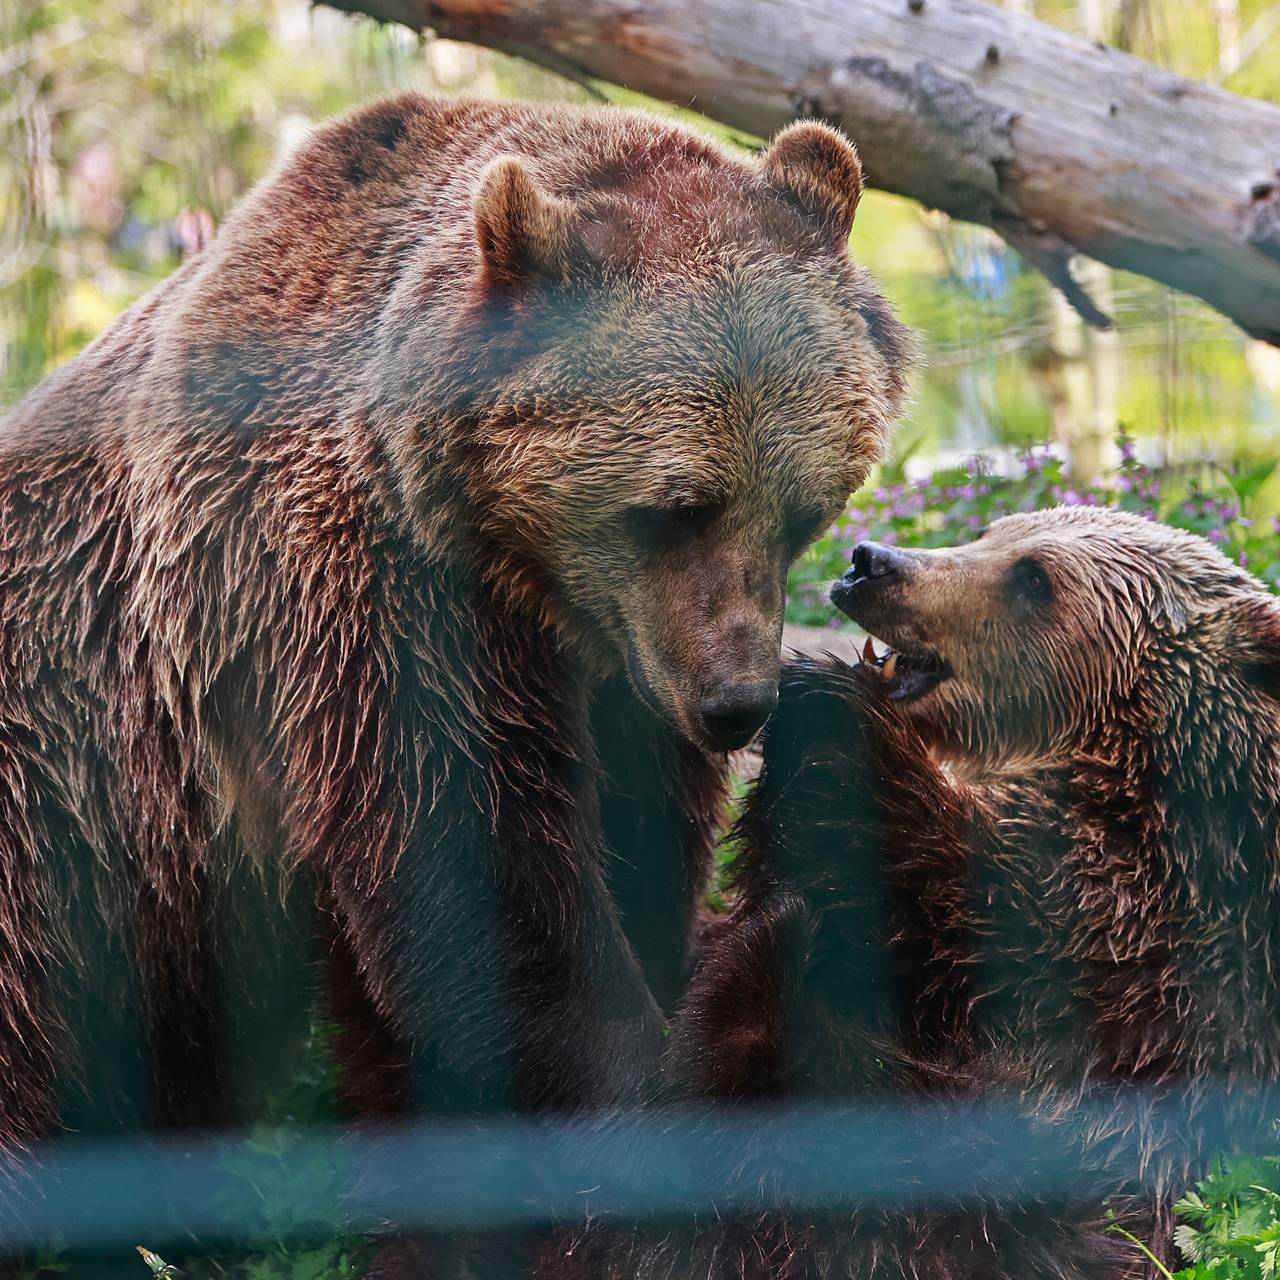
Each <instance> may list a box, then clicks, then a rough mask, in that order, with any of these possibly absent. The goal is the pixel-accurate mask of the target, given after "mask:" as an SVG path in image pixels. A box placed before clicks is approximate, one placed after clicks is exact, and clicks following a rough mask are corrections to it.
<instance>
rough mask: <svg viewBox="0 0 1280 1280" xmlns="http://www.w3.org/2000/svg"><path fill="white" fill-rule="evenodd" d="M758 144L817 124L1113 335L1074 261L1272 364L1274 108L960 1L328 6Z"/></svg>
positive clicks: (1278, 134)
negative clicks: (666, 104)
mask: <svg viewBox="0 0 1280 1280" xmlns="http://www.w3.org/2000/svg"><path fill="white" fill-rule="evenodd" d="M328 3H331V4H333V5H334V6H335V7H337V8H342V9H347V10H349V11H353V12H362V13H367V14H370V15H372V16H373V17H376V18H379V19H381V20H384V21H391V22H401V23H404V24H405V25H407V26H409V27H412V28H413V29H415V30H418V31H422V30H428V29H430V30H434V31H435V32H436V33H438V34H439V35H442V36H446V37H449V38H451V39H456V40H466V41H471V42H473V43H476V44H483V45H488V46H491V47H493V48H497V49H501V50H504V51H506V52H509V53H515V54H519V55H522V56H524V57H526V58H529V59H531V60H533V61H535V62H540V63H542V64H544V65H546V66H549V67H552V68H554V69H556V70H560V71H569V72H570V73H572V74H576V75H579V76H592V77H597V78H599V79H602V80H608V81H612V82H613V83H615V84H622V85H627V86H629V87H631V88H633V89H638V90H641V91H643V92H644V93H647V94H649V95H651V96H653V97H658V98H663V99H666V100H667V101H670V102H675V103H679V104H681V105H684V106H690V107H693V108H694V109H696V110H698V111H701V112H703V113H705V114H706V115H708V116H711V117H712V118H714V119H716V120H720V121H723V122H724V123H726V124H729V125H731V126H733V127H735V128H738V129H742V130H745V131H747V132H750V133H753V134H757V135H760V136H767V135H768V134H770V133H772V132H773V131H774V130H775V129H777V128H778V127H779V126H780V125H782V124H785V123H786V122H787V121H789V120H792V119H795V118H796V117H797V116H822V117H824V118H826V119H829V120H832V121H834V122H835V123H837V124H839V125H841V126H842V127H843V128H845V129H846V130H847V131H848V132H849V134H850V135H851V136H852V137H853V138H854V139H855V140H856V142H857V143H858V147H859V150H860V151H861V153H862V159H863V164H864V166H865V169H866V173H867V177H868V180H869V181H870V182H871V183H872V184H873V185H874V186H877V187H880V188H882V189H884V190H886V191H894V192H897V193H899V194H901V195H905V196H909V197H911V198H913V199H915V200H919V201H920V202H921V203H923V204H926V205H929V206H932V207H934V208H938V209H943V210H945V211H946V212H947V213H949V214H951V215H953V216H955V217H957V218H963V219H966V220H968V221H971V222H978V223H982V224H984V225H986V226H989V227H994V228H995V229H996V230H997V231H999V232H1000V233H1001V234H1002V235H1004V236H1005V238H1006V239H1007V240H1008V241H1009V242H1010V243H1011V244H1013V245H1014V246H1016V247H1017V248H1018V249H1019V250H1020V251H1021V252H1022V253H1023V254H1025V255H1026V256H1027V257H1028V258H1029V259H1030V260H1031V261H1032V262H1033V263H1034V264H1035V265H1036V266H1037V267H1039V268H1040V269H1041V270H1043V271H1045V272H1046V274H1048V275H1049V277H1050V278H1051V279H1053V280H1054V282H1055V283H1056V284H1058V285H1059V286H1060V287H1062V288H1063V289H1064V290H1065V291H1066V292H1067V294H1068V297H1069V298H1070V299H1071V300H1072V302H1073V303H1074V304H1075V305H1076V306H1077V307H1079V308H1080V309H1081V311H1082V312H1083V313H1084V314H1085V315H1086V318H1088V319H1090V320H1091V321H1092V322H1093V323H1095V324H1096V323H1105V320H1106V317H1104V316H1102V315H1101V314H1100V313H1099V312H1098V311H1097V309H1096V308H1095V307H1094V306H1093V304H1092V303H1091V302H1090V301H1089V300H1088V299H1087V298H1086V297H1085V296H1084V293H1083V290H1081V289H1080V287H1079V286H1078V285H1077V284H1076V283H1075V282H1074V280H1073V279H1072V277H1071V275H1070V271H1069V262H1070V258H1071V256H1072V254H1073V253H1076V252H1079V253H1085V254H1089V255H1091V256H1092V257H1095V258H1098V259H1100V260H1101V261H1103V262H1106V263H1109V264H1110V265H1112V266H1115V267H1122V268H1124V269H1126V270H1130V271H1136V272H1139V273H1140V274H1142V275H1146V276H1150V277H1152V278H1153V279H1156V280H1160V281H1163V282H1164V283H1166V284H1169V285H1172V286H1173V287H1175V288H1177V289H1182V290H1185V291H1186V292H1188V293H1193V294H1197V295H1199V296H1200V297H1201V298H1204V299H1205V300H1206V301H1207V302H1209V303H1210V304H1211V305H1212V306H1214V307H1216V308H1217V309H1218V310H1219V311H1221V312H1223V313H1224V314H1226V315H1228V316H1230V317H1231V318H1232V319H1233V320H1235V321H1236V322H1237V323H1238V324H1240V325H1241V327H1242V328H1244V329H1245V330H1246V331H1247V332H1249V333H1250V334H1253V335H1254V336H1256V337H1259V338H1264V339H1266V340H1267V341H1269V342H1273V343H1277V344H1280V107H1276V106H1272V105H1270V104H1268V103H1263V102H1256V101H1253V100H1251V99H1247V98H1241V97H1238V96H1236V95H1233V94H1230V93H1226V92H1225V91H1223V90H1221V89H1218V88H1215V87H1213V86H1211V85H1205V84H1201V83H1199V82H1197V81H1194V80H1188V79H1186V78H1185V77H1182V76H1177V75H1174V74H1172V73H1170V72H1168V71H1163V70H1161V69H1159V68H1157V67H1154V66H1151V65H1150V64H1149V63H1145V62H1143V61H1141V60H1140V59H1138V58H1134V57H1131V56H1129V55H1128V54H1124V53H1120V52H1118V51H1116V50H1114V49H1109V48H1107V47H1106V46H1103V45H1100V44H1097V43H1094V42H1092V41H1089V40H1085V39H1083V38H1081V37H1079V36H1075V35H1072V34H1070V33H1068V32H1064V31H1059V30H1057V29H1056V28H1053V27H1050V26H1048V25H1046V24H1044V23H1041V22H1037V21H1035V20H1034V19H1031V18H1027V17H1023V16H1021V15H1018V14H1015V13H1011V12H1008V11H1005V10H1002V9H996V8H992V7H991V6H989V5H985V4H980V3H975V2H974V0H328Z"/></svg>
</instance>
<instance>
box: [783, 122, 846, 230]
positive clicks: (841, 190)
mask: <svg viewBox="0 0 1280 1280" xmlns="http://www.w3.org/2000/svg"><path fill="white" fill-rule="evenodd" d="M762 165H763V169H764V179H765V181H766V182H767V183H768V184H769V185H770V186H771V187H773V188H774V190H775V191H778V192H779V193H780V194H782V195H783V196H785V197H786V198H787V199H788V200H790V201H791V202H792V203H793V204H795V205H796V206H798V207H799V209H800V210H801V212H803V213H804V214H805V215H806V216H807V217H809V218H813V219H816V220H817V221H819V222H821V223H822V224H823V225H824V226H825V227H826V228H827V229H828V230H829V231H830V233H831V236H832V238H833V239H834V240H835V241H836V243H837V244H839V245H843V244H844V242H845V241H846V240H848V238H849V232H850V231H851V230H852V228H853V215H854V212H855V211H856V210H857V208H858V200H859V198H860V197H861V195H862V162H861V161H860V160H859V159H858V153H857V152H856V151H855V150H854V149H853V144H852V143H850V142H849V141H848V139H847V138H845V136H844V135H843V134H842V133H840V132H839V130H837V129H833V128H831V126H830V125H825V124H818V123H817V122H816V121H813V120H802V121H799V122H797V123H796V124H792V125H788V126H787V127H786V128H785V129H783V130H782V132H781V133H779V134H778V135H777V136H776V137H775V138H774V140H773V141H772V142H771V143H770V144H769V149H768V150H767V151H766V152H765V153H764V159H763V161H762Z"/></svg>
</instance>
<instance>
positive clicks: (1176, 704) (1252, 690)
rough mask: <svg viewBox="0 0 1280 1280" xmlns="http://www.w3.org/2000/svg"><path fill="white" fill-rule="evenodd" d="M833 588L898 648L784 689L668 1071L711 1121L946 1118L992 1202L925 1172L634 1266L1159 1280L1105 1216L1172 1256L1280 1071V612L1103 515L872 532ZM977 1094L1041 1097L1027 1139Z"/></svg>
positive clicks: (794, 1153) (977, 1279) (635, 1270)
mask: <svg viewBox="0 0 1280 1280" xmlns="http://www.w3.org/2000/svg"><path fill="white" fill-rule="evenodd" d="M832 599H833V601H834V602H835V603H836V604H837V605H838V606H839V607H840V608H841V609H843V610H844V611H845V612H847V613H848V614H849V615H850V616H852V617H853V618H854V619H856V620H857V621H858V622H859V623H860V624H861V625H862V626H863V627H864V628H865V629H866V630H867V631H868V632H870V633H874V634H875V635H876V636H878V637H881V638H882V640H883V641H884V642H886V643H887V644H888V645H890V646H891V650H890V652H888V653H887V654H884V655H882V656H881V657H879V658H878V659H877V660H876V661H874V662H864V663H863V664H861V665H859V666H858V667H854V668H850V667H846V666H844V665H842V664H839V663H836V662H831V663H829V664H826V665H824V664H820V663H815V662H803V663H799V664H796V665H794V666H791V667H790V668H789V669H787V670H786V671H785V672H784V678H783V683H782V695H781V703H780V706H779V709H778V712H777V713H776V715H775V716H774V717H773V719H772V721H771V722H770V725H769V727H768V729H767V731H766V742H765V747H764V766H763V773H762V776H761V778H760V781H759V783H758V785H757V787H756V788H755V790H754V793H753V794H752V796H751V798H750V801H749V804H748V806H747V810H746V813H745V816H744V819H743V822H742V826H741V829H740V842H741V849H742V853H741V860H740V863H739V868H738V877H739V884H740V890H741V897H740V901H739V902H738V904H737V906H736V910H735V914H734V916H733V918H732V920H731V921H730V922H729V924H728V926H727V927H726V928H725V931H724V932H723V934H722V935H721V937H720V939H719V941H718V942H717V943H716V944H715V945H714V946H713V947H712V948H711V950H710V953H709V955H708V958H707V960H706V962H705V964H704V966H703V967H702V969H701V971H700V973H699V975H698V977H697V978H696V979H695V982H694V985H693V987H692V988H691V991H690V994H689V997H688V1000H687V1003H686V1006H685V1007H684V1009H683V1010H682V1011H681V1013H680V1015H679V1016H678V1019H677V1022H676V1024H675V1036H674V1042H673V1048H672V1058H671V1063H670V1072H671V1075H672V1077H673V1079H674V1080H675V1081H676V1082H678V1084H679V1086H680V1087H681V1088H682V1089H683V1091H684V1092H685V1094H686V1096H690V1097H694V1098H698V1099H707V1100H718V1101H722V1102H727V1101H732V1102H734V1103H739V1104H742V1103H754V1104H763V1103H768V1102H776V1101H783V1100H785V1101H790V1102H813V1101H816V1102H820V1103H822V1104H825V1105H829V1106H832V1107H833V1108H835V1109H836V1113H837V1115H838V1114H839V1108H840V1107H842V1106H845V1105H848V1106H859V1105H860V1106H861V1107H863V1108H871V1109H872V1111H871V1112H867V1113H866V1114H874V1113H875V1111H874V1109H875V1108H877V1107H883V1106H886V1105H887V1106H890V1107H891V1106H893V1105H899V1106H901V1105H906V1106H908V1107H909V1108H914V1109H915V1113H916V1114H917V1116H918V1117H919V1119H920V1121H921V1123H924V1124H929V1125H933V1126H936V1127H935V1128H934V1129H933V1130H932V1132H933V1133H934V1134H936V1138H935V1142H936V1151H935V1152H933V1153H932V1154H933V1155H934V1156H935V1157H936V1164H934V1165H933V1168H934V1169H935V1171H938V1176H941V1177H943V1178H944V1179H945V1178H946V1177H947V1176H949V1175H948V1173H947V1171H948V1170H950V1171H951V1173H954V1172H955V1170H956V1169H963V1170H965V1172H966V1177H967V1179H968V1182H967V1193H968V1195H969V1199H968V1200H967V1201H965V1202H961V1203H959V1204H955V1203H953V1204H951V1205H947V1204H946V1203H941V1204H932V1205H931V1204H930V1203H929V1195H928V1194H927V1192H928V1189H929V1186H930V1184H929V1182H928V1180H927V1177H925V1179H924V1181H922V1182H921V1184H920V1194H919V1195H918V1196H916V1197H915V1201H916V1203H910V1202H909V1201H910V1199H911V1198H910V1197H908V1198H907V1200H906V1201H904V1202H903V1203H901V1204H898V1205H896V1206H895V1205H893V1204H889V1205H887V1206H879V1207H868V1208H867V1209H865V1210H857V1211H851V1210H848V1209H847V1208H846V1209H844V1210H842V1211H839V1212H832V1211H830V1210H828V1211H826V1212H824V1211H823V1210H822V1209H821V1206H820V1205H819V1206H817V1207H815V1206H814V1205H802V1206H799V1207H796V1208H794V1209H793V1210H792V1211H790V1212H787V1211H784V1210H783V1209H782V1208H781V1207H780V1206H778V1207H776V1208H775V1209H774V1210H773V1211H770V1212H764V1213H762V1214H761V1215H760V1216H758V1217H751V1216H748V1217H745V1218H744V1217H737V1218H730V1219H729V1220H728V1221H727V1222H724V1223H722V1222H717V1223H715V1224H714V1225H708V1224H703V1226H702V1227H701V1229H699V1230H696V1231H685V1232H682V1233H677V1234H675V1235H670V1234H667V1235H663V1236H662V1237H661V1239H660V1240H657V1239H654V1238H650V1237H647V1236H645V1235H643V1234H642V1235H641V1236H640V1237H637V1238H635V1239H632V1240H630V1241H628V1242H627V1243H626V1245H625V1246H622V1247H618V1248H616V1249H615V1251H614V1254H613V1256H612V1267H613V1270H614V1272H615V1273H616V1274H619V1275H641V1276H646V1277H648V1276H652V1277H657V1276H663V1277H666V1276H670V1275H677V1274H681V1275H683V1274H696V1275H699V1276H704V1275H709V1276H733V1277H735V1280H741V1278H742V1277H761V1278H763V1277H766V1276H768V1277H771V1278H776V1280H793V1278H794V1280H798V1278H800V1277H804V1278H806V1280H809V1278H810V1277H814V1278H816V1277H822V1278H824V1280H825V1278H828V1277H830V1278H832V1280H835V1278H836V1277H850V1278H852V1277H858V1278H859V1280H863V1278H871V1277H874V1278H875V1280H903V1278H906V1277H910V1278H912V1280H960V1278H964V1280H1050V1278H1052V1280H1068V1278H1070V1280H1084V1278H1085V1277H1089V1278H1091V1280H1104V1278H1105V1280H1117V1278H1118V1277H1124V1276H1137V1275H1148V1274H1150V1275H1154V1274H1155V1272H1154V1269H1152V1268H1151V1267H1150V1264H1149V1262H1148V1260H1147V1259H1146V1258H1145V1256H1144V1255H1143V1254H1142V1253H1141V1252H1140V1251H1139V1250H1138V1249H1137V1248H1136V1247H1135V1246H1134V1245H1133V1244H1132V1243H1130V1242H1129V1241H1128V1240H1126V1239H1125V1238H1123V1237H1122V1236H1120V1235H1119V1234H1117V1233H1116V1232H1114V1231H1112V1230H1110V1227H1111V1225H1112V1223H1111V1221H1110V1220H1109V1219H1108V1216H1107V1214H1108V1212H1109V1213H1110V1214H1113V1215H1115V1219H1116V1220H1117V1221H1118V1222H1119V1224H1120V1225H1122V1226H1123V1227H1125V1228H1126V1229H1127V1230H1129V1231H1130V1232H1131V1233H1133V1234H1134V1235H1136V1236H1138V1237H1139V1238H1140V1239H1142V1240H1144V1241H1147V1242H1149V1243H1150V1244H1151V1245H1152V1246H1153V1247H1154V1249H1155V1251H1156V1253H1157V1254H1158V1255H1160V1256H1161V1257H1163V1258H1164V1260H1165V1261H1166V1262H1168V1263H1169V1264H1170V1265H1171V1266H1172V1265H1175V1263H1174V1259H1173V1256H1172V1248H1171V1231H1170V1225H1171V1224H1170V1208H1171V1203H1172V1199H1173V1197H1174V1195H1175V1194H1176V1193H1178V1192H1179V1191H1180V1190H1181V1189H1183V1188H1184V1187H1185V1186H1186V1184H1187V1180H1188V1177H1189V1176H1190V1175H1191V1173H1192V1172H1193V1171H1194V1170H1195V1168H1196V1167H1197V1165H1198V1164H1199V1163H1200V1162H1201V1161H1203V1160H1204V1159H1205V1157H1206V1156H1207V1155H1208V1154H1209V1153H1210V1152H1211V1151H1212V1150H1213V1149H1214V1147H1215V1145H1217V1144H1219V1143H1232V1142H1247V1141H1251V1140H1259V1139H1261V1140H1262V1141H1266V1140H1267V1139H1268V1137H1269V1135H1270V1134H1271V1132H1272V1121H1273V1119H1274V1117H1273V1116H1272V1115H1271V1114H1270V1113H1269V1110H1268V1106H1267V1102H1266V1101H1265V1100H1263V1099H1258V1098H1257V1097H1256V1096H1255V1094H1254V1092H1253V1091H1254V1090H1256V1089H1258V1088H1259V1087H1273V1086H1275V1085H1276V1084H1277V1083H1280V1023H1278V1022H1277V1017H1276V1011H1277V1009H1280V705H1278V704H1277V698H1278V697H1280V602H1277V601H1276V600H1275V598H1274V597H1273V596H1271V595H1270V594H1269V593H1268V592H1267V591H1266V590H1265V588H1264V587H1263V586H1262V584H1261V583H1259V582H1258V581H1257V580H1255V579H1254V578H1252V577H1251V576H1250V575H1249V574H1248V573H1247V572H1245V571H1244V570H1243V569H1240V568H1237V567H1236V566H1234V565H1233V564H1231V563H1230V562H1229V561H1228V560H1227V559H1226V558H1225V557H1224V556H1223V555H1222V554H1221V553H1220V552H1219V551H1217V550H1216V549H1215V548H1214V547H1212V546H1211V545H1210V544H1209V543H1208V542H1206V541H1204V540H1202V539H1200V538H1197V537H1194V536H1192V535H1190V534H1188V533H1184V532H1181V531H1178V530H1174V529H1171V528H1169V527H1166V526H1164V525H1160V524H1156V523H1152V522H1148V521H1146V520H1143V519H1141V518H1139V517H1137V516H1133V515H1128V514H1124V513H1120V512H1116V511H1110V510H1096V509H1089V508H1074V509H1058V510H1054V511H1049V512H1042V513H1036V514H1029V515H1017V516H1010V517H1007V518H1005V519H1002V520H999V521H996V522H995V523H994V524H993V525H992V526H991V527H990V528H989V529H988V530H987V531H986V533H985V535H984V536H983V537H982V538H981V539H980V540H979V541H977V542H975V543H973V544H971V545H967V546H962V547H957V548H954V549H946V550H939V551H913V550H910V551H909V550H901V549H896V548H892V547H887V546H879V545H877V544H874V543H864V544H862V545H860V546H859V547H858V548H857V549H856V551H855V553H854V557H853V565H852V567H851V569H850V570H849V572H848V573H847V574H846V576H845V577H844V578H843V579H842V580H841V581H840V582H839V583H837V584H836V586H835V587H834V589H833V592H832ZM957 1100H958V1101H970V1102H975V1103H976V1102H981V1103H983V1104H984V1105H987V1106H991V1105H993V1104H995V1105H996V1106H997V1111H995V1112H992V1113H991V1114H992V1115H997V1114H999V1110H998V1108H999V1106H1000V1105H1003V1104H1016V1111H1017V1112H1019V1113H1021V1114H1023V1115H1024V1116H1029V1117H1030V1118H1031V1119H1030V1121H1029V1122H1028V1123H1030V1125H1031V1128H1030V1129H1029V1130H1027V1131H1026V1132H1025V1137H1026V1143H1025V1151H1024V1150H1023V1149H1022V1148H1020V1147H1019V1146H1018V1145H1017V1144H1016V1143H1015V1144H1014V1146H1013V1147H1011V1146H1010V1145H1009V1144H1007V1143H1006V1144H1004V1145H1001V1143H1000V1142H999V1141H998V1140H997V1139H992V1140H991V1141H990V1142H986V1143H985V1144H984V1143H983V1142H981V1141H978V1140H977V1139H976V1138H975V1135H974V1132H973V1130H970V1129H966V1128H965V1126H964V1125H963V1124H962V1123H961V1121H962V1120H963V1115H962V1114H955V1115H953V1114H952V1112H953V1110H954V1108H952V1107H951V1106H950V1104H951V1103H953V1102H955V1101H957ZM1270 1101H1271V1102H1272V1103H1274V1102H1275V1093H1274V1090H1273V1091H1272V1093H1271V1098H1270ZM1019 1132H1021V1131H1019ZM997 1138H998V1135H997ZM775 1141H776V1139H775ZM993 1144H994V1145H993ZM1046 1144H1047V1145H1046ZM1045 1150H1050V1151H1053V1150H1056V1152H1057V1160H1058V1166H1057V1168H1056V1171H1055V1170H1052V1169H1049V1168H1048V1167H1047V1166H1045V1165H1043V1163H1042V1164H1037V1163H1036V1160H1035V1159H1032V1154H1031V1153H1035V1152H1040V1153H1042V1154H1043V1152H1044V1151H1045ZM757 1154H758V1155H761V1157H762V1158H763V1155H764V1154H767V1155H768V1156H769V1157H770V1159H771V1160H772V1162H773V1163H772V1166H771V1167H776V1166H777V1164H778V1163H779V1162H783V1163H785V1162H791V1163H792V1164H793V1166H794V1167H795V1168H798V1169H802V1170H803V1169H811V1168H812V1165H813V1162H814V1157H813V1156H812V1155H811V1154H809V1155H806V1150H805V1148H804V1147H803V1145H801V1146H799V1147H794V1148H793V1147H788V1146H787V1145H786V1144H785V1143H783V1144H779V1148H778V1149H772V1150H770V1151H769V1152H767V1153H757ZM895 1154H896V1152H895V1150H893V1149H886V1150H884V1151H882V1152H880V1153H879V1158H880V1161H881V1163H882V1165H883V1167H884V1170H887V1171H889V1172H891V1173H892V1171H893V1168H894V1157H895ZM917 1154H919V1152H917ZM745 1159H746V1157H745V1156H743V1155H742V1154H741V1153H739V1154H738V1156H737V1157H735V1160H736V1165H738V1166H740V1165H741V1164H742V1163H743V1161H744V1160H745ZM1037 1159H1038V1157H1037ZM1045 1159H1046V1160H1047V1159H1048V1157H1047V1156H1046V1157H1045ZM765 1163H766V1165H768V1164H769V1161H765ZM917 1172H918V1171H917ZM893 1176H897V1174H894V1175H893ZM910 1176H911V1173H910V1171H907V1172H906V1173H903V1174H902V1177H903V1178H904V1179H905V1178H908V1177H910ZM899 1185H900V1186H901V1184H899ZM944 1185H945V1183H944ZM986 1186H989V1187H990V1188H991V1192H990V1194H989V1195H987V1194H984V1193H983V1191H982V1189H983V1188H984V1187H986ZM938 1198H939V1199H940V1200H943V1201H945V1199H946V1197H945V1195H940V1196H939V1197H938Z"/></svg>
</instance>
